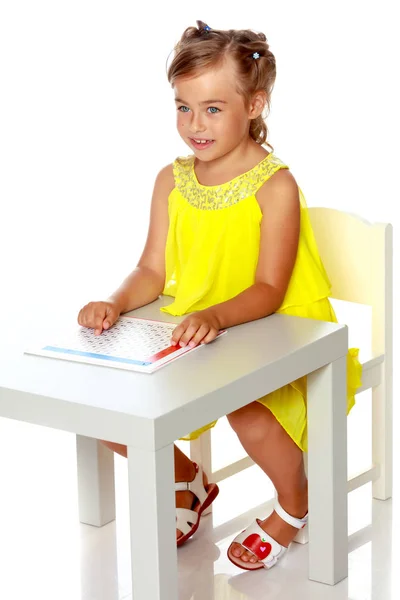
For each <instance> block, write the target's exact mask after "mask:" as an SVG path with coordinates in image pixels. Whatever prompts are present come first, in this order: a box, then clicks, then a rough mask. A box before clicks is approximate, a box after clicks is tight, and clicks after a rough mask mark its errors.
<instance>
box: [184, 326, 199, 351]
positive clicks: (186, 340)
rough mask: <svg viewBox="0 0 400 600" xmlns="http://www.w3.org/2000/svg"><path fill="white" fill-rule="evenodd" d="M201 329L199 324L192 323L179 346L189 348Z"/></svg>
mask: <svg viewBox="0 0 400 600" xmlns="http://www.w3.org/2000/svg"><path fill="white" fill-rule="evenodd" d="M199 329H200V325H199V324H195V323H192V324H190V325H189V326H188V328H187V329H186V331H185V332H184V334H183V335H182V337H181V339H180V342H179V344H180V345H181V346H187V345H188V343H189V342H190V340H191V339H192V338H193V337H194V336H195V335H196V333H197V332H198V330H199Z"/></svg>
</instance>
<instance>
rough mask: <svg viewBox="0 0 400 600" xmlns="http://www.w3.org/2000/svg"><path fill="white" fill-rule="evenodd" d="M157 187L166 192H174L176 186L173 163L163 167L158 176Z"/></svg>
mask: <svg viewBox="0 0 400 600" xmlns="http://www.w3.org/2000/svg"><path fill="white" fill-rule="evenodd" d="M155 187H156V188H158V189H162V190H164V191H166V192H168V193H169V192H172V190H173V189H174V187H175V179H174V165H173V163H171V164H169V165H167V166H166V167H163V168H162V169H161V170H160V171H159V172H158V175H157V177H156V182H155Z"/></svg>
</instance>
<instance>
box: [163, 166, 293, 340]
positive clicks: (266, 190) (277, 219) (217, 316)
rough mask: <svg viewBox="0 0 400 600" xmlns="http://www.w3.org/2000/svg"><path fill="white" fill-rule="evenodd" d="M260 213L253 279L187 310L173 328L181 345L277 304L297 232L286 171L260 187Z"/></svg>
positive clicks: (260, 314) (272, 309)
mask: <svg viewBox="0 0 400 600" xmlns="http://www.w3.org/2000/svg"><path fill="white" fill-rule="evenodd" d="M257 200H258V202H259V204H260V208H261V210H262V213H263V218H262V221H261V239H260V253H259V258H258V265H257V270H256V276H255V283H254V284H253V285H252V286H250V287H249V288H247V289H246V290H244V291H243V292H242V293H240V294H238V295H237V296H235V297H234V298H232V299H231V300H227V301H226V302H221V303H220V304H216V305H214V306H212V307H210V308H207V309H206V310H202V311H199V312H197V313H193V314H192V315H189V316H188V317H187V318H186V319H185V320H184V321H183V322H182V323H181V324H180V325H179V326H178V327H177V328H176V329H175V331H174V332H173V336H172V342H173V343H179V344H180V345H182V346H185V345H186V344H190V346H196V345H197V344H199V343H208V342H211V341H212V340H213V339H215V337H216V336H217V334H218V331H219V330H220V329H225V328H226V327H232V326H234V325H239V324H241V323H246V322H248V321H254V320H255V319H261V318H262V317H266V316H267V315H270V314H272V313H274V312H275V311H276V310H277V309H278V308H279V307H280V305H281V304H282V302H283V299H284V297H285V294H286V290H287V287H288V285H289V281H290V277H291V274H292V271H293V267H294V263H295V260H296V255H297V247H298V241H299V233H300V201H299V190H298V187H297V183H296V181H295V179H294V177H293V175H292V174H291V173H290V172H289V171H288V170H281V171H278V172H277V173H275V174H274V175H273V176H272V177H271V178H270V179H269V180H268V181H266V183H265V184H264V185H263V186H262V187H261V188H260V190H259V192H258V193H257Z"/></svg>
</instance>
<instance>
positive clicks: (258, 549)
mask: <svg viewBox="0 0 400 600" xmlns="http://www.w3.org/2000/svg"><path fill="white" fill-rule="evenodd" d="M242 546H244V547H245V548H247V549H248V550H249V551H250V552H253V554H255V555H256V556H257V558H259V559H260V560H264V559H265V558H267V556H268V555H269V554H271V550H272V546H271V544H270V543H269V542H267V540H264V539H263V538H261V537H260V536H259V534H258V533H252V534H251V535H249V536H248V537H247V538H246V539H245V540H244V541H243V542H242Z"/></svg>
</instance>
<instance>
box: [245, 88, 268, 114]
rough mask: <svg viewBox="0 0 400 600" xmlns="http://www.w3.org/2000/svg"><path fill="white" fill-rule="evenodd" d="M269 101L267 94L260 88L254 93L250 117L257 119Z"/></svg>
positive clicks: (250, 106)
mask: <svg viewBox="0 0 400 600" xmlns="http://www.w3.org/2000/svg"><path fill="white" fill-rule="evenodd" d="M266 103H267V94H266V93H265V92H264V91H263V90H260V91H258V92H256V93H255V94H254V96H253V97H252V99H251V101H250V105H249V119H257V117H259V116H260V115H261V114H262V112H263V110H264V108H265V105H266Z"/></svg>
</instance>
